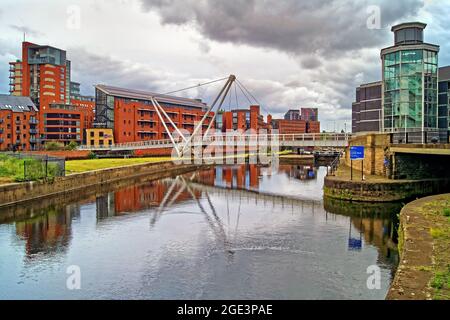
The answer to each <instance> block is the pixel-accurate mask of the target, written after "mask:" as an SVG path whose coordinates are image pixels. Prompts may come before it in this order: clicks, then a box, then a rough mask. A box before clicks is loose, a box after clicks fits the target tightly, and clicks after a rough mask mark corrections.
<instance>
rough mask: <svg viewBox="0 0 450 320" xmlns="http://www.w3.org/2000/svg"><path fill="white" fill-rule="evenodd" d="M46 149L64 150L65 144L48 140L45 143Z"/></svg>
mask: <svg viewBox="0 0 450 320" xmlns="http://www.w3.org/2000/svg"><path fill="white" fill-rule="evenodd" d="M44 147H45V150H47V151H61V150H64V145H63V144H62V143H58V142H53V141H51V142H47V143H46V144H45V145H44Z"/></svg>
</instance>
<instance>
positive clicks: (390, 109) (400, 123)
mask: <svg viewBox="0 0 450 320" xmlns="http://www.w3.org/2000/svg"><path fill="white" fill-rule="evenodd" d="M404 47H405V46H402V47H399V50H397V51H395V52H390V53H387V54H385V55H384V56H383V69H384V70H383V84H384V96H383V109H384V129H385V131H396V130H398V129H402V130H405V128H406V130H408V131H409V130H414V131H415V130H418V131H419V130H420V131H422V130H429V129H437V90H438V86H437V83H438V74H437V70H438V54H437V52H436V51H431V50H426V49H413V50H409V49H403V48H404Z"/></svg>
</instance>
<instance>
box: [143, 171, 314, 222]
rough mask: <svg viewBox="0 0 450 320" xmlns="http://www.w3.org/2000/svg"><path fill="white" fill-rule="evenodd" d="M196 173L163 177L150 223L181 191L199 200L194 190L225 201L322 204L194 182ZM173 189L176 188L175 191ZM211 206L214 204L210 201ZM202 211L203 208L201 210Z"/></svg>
mask: <svg viewBox="0 0 450 320" xmlns="http://www.w3.org/2000/svg"><path fill="white" fill-rule="evenodd" d="M195 178H196V174H195V173H194V174H192V175H191V176H190V177H189V178H185V177H183V176H178V177H176V178H175V179H165V180H163V181H162V182H163V183H166V184H168V185H169V188H168V189H167V192H166V195H165V197H164V199H163V200H162V201H161V204H160V206H159V209H158V210H156V211H155V212H154V214H153V217H152V219H151V224H152V225H153V224H155V222H156V220H157V219H159V217H160V215H161V214H162V213H163V211H165V210H166V209H167V208H170V207H171V206H172V204H173V203H174V202H175V201H176V200H177V199H178V198H179V197H180V195H181V194H182V193H183V192H186V191H187V192H189V193H190V194H191V196H192V199H193V200H195V201H197V202H198V201H199V199H198V197H196V196H195V194H194V191H200V192H204V193H205V195H206V197H207V198H208V199H209V195H222V196H225V197H226V198H227V201H230V200H231V201H233V200H239V201H242V200H247V201H250V200H252V201H255V204H258V203H262V204H264V205H266V204H268V203H269V204H271V205H272V206H273V207H275V206H276V205H280V206H282V207H283V208H284V207H292V208H294V207H304V206H305V205H306V206H308V207H312V208H314V207H315V206H319V207H320V206H322V200H313V199H306V198H305V199H302V198H298V197H293V196H286V195H278V194H274V193H270V192H260V191H253V190H249V189H242V188H241V189H235V188H228V187H221V186H216V185H207V184H202V183H198V182H195ZM175 190H178V191H177V192H175ZM209 202H211V201H209ZM210 205H211V207H212V208H214V205H213V204H212V203H210ZM202 211H203V210H202ZM214 211H215V209H214Z"/></svg>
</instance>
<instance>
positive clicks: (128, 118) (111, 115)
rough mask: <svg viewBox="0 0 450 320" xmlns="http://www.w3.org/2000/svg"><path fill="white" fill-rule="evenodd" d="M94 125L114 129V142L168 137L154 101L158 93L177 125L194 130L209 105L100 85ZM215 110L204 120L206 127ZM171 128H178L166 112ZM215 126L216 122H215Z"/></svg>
mask: <svg viewBox="0 0 450 320" xmlns="http://www.w3.org/2000/svg"><path fill="white" fill-rule="evenodd" d="M95 96H96V98H95V99H96V110H95V116H96V123H95V126H97V127H103V128H110V129H113V131H114V141H115V143H124V142H135V141H146V140H158V139H168V138H169V136H168V134H167V133H166V130H165V128H164V125H163V123H162V122H161V120H160V118H159V116H158V114H157V113H156V110H155V108H154V106H153V104H152V102H151V97H155V98H156V99H157V101H158V102H159V104H160V105H161V107H162V108H163V109H164V111H165V112H166V113H167V114H168V115H169V117H170V118H171V120H172V121H173V123H175V124H176V126H177V127H178V128H180V129H181V128H182V129H185V130H187V131H188V132H191V133H192V132H193V130H194V126H195V123H196V122H199V121H200V120H201V119H202V117H203V116H204V115H205V113H206V110H207V106H206V104H205V103H203V102H201V101H200V100H196V99H187V98H180V97H175V96H169V95H160V94H157V93H152V92H146V91H140V90H130V89H123V88H118V87H112V86H106V85H97V86H96V87H95ZM213 116H214V114H210V115H208V118H207V119H206V120H205V122H204V123H203V131H205V130H206V129H207V127H208V125H209V123H210V121H211V118H212V117H213ZM163 118H164V119H165V123H166V125H167V127H168V128H169V130H170V131H171V132H174V131H175V129H174V128H173V126H172V125H171V124H170V122H169V121H168V120H167V119H166V118H165V117H164V116H163ZM212 127H214V124H213V126H212Z"/></svg>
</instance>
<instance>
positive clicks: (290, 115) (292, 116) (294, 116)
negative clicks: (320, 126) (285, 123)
mask: <svg viewBox="0 0 450 320" xmlns="http://www.w3.org/2000/svg"><path fill="white" fill-rule="evenodd" d="M300 119H301V117H300V110H294V109H291V110H289V111H288V112H286V114H285V115H284V120H300Z"/></svg>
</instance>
